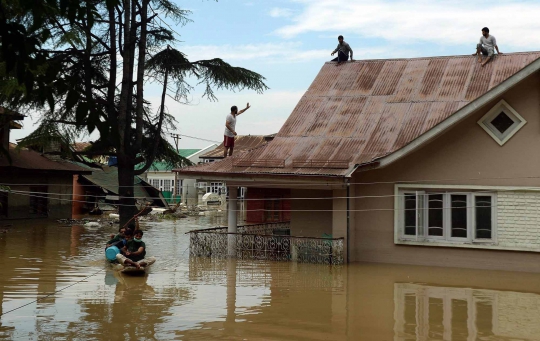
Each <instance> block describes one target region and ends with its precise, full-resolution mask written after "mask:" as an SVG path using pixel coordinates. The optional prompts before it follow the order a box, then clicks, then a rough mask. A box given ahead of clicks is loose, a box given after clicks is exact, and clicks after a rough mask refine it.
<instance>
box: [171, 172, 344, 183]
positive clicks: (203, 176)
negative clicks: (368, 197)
mask: <svg viewBox="0 0 540 341" xmlns="http://www.w3.org/2000/svg"><path fill="white" fill-rule="evenodd" d="M176 172H177V173H178V175H181V176H182V177H183V178H184V179H197V180H216V179H220V180H224V181H237V182H241V181H245V182H254V181H261V182H264V181H265V180H267V181H275V180H278V181H284V182H290V180H293V181H294V182H304V181H305V182H306V183H310V182H311V183H312V182H313V181H316V182H332V183H336V184H337V183H340V184H341V183H343V181H344V179H346V177H345V176H343V175H316V174H315V175H310V174H265V173H232V172H215V173H210V172H204V171H185V170H181V169H179V170H176Z"/></svg>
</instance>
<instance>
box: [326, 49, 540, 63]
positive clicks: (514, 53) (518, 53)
mask: <svg viewBox="0 0 540 341" xmlns="http://www.w3.org/2000/svg"><path fill="white" fill-rule="evenodd" d="M528 54H540V51H521V52H505V53H503V54H501V55H500V56H499V55H497V57H504V56H514V55H528ZM447 58H476V57H475V56H472V55H470V54H464V55H450V56H432V57H429V56H425V57H412V58H404V57H398V58H373V59H355V60H353V61H348V62H347V64H349V63H356V64H359V63H363V62H381V61H401V60H423V59H425V60H432V59H447ZM333 63H334V62H331V61H327V62H325V63H324V64H333Z"/></svg>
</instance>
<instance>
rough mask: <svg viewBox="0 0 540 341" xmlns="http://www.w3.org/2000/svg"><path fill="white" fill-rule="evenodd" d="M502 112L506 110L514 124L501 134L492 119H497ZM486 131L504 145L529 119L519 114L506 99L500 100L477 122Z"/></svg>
mask: <svg viewBox="0 0 540 341" xmlns="http://www.w3.org/2000/svg"><path fill="white" fill-rule="evenodd" d="M501 112H504V113H505V114H506V115H507V116H508V117H510V119H512V120H513V121H514V124H513V125H512V126H510V127H509V128H508V130H507V131H506V132H505V133H503V134H501V133H500V132H499V131H498V130H497V128H495V127H494V126H493V125H492V124H491V121H493V119H495V117H497V116H498V115H499V114H500V113H501ZM477 123H478V124H479V125H480V126H481V127H482V129H484V130H485V131H486V133H488V134H489V136H491V137H492V138H493V139H494V140H495V142H497V143H498V144H499V145H501V146H502V145H504V144H505V143H506V142H508V140H510V139H511V138H512V136H514V135H515V134H516V133H517V132H518V131H519V130H520V129H521V128H522V127H523V126H524V125H525V124H527V121H526V120H525V119H524V118H523V117H521V115H520V114H518V112H517V111H515V110H514V108H512V107H511V106H510V104H508V103H507V102H506V101H505V100H504V99H502V100H500V101H499V103H497V104H495V106H494V107H493V108H491V110H489V111H488V112H487V113H486V114H485V115H484V116H482V118H481V119H480V120H479V121H478V122H477Z"/></svg>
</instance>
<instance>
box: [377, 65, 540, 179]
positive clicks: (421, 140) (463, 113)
mask: <svg viewBox="0 0 540 341" xmlns="http://www.w3.org/2000/svg"><path fill="white" fill-rule="evenodd" d="M538 70H540V58H539V59H537V60H535V61H534V62H532V63H531V64H529V65H527V66H526V67H524V68H523V69H521V70H520V71H518V72H517V73H516V74H515V75H513V76H511V77H510V78H508V79H507V80H505V81H504V82H502V83H501V84H499V85H497V86H496V87H494V88H493V89H491V90H490V91H488V92H487V93H485V94H484V95H482V96H480V97H478V98H477V99H475V100H474V101H472V102H470V103H469V104H467V105H466V106H464V107H463V108H461V109H460V110H458V111H456V112H455V113H454V114H452V115H451V116H449V117H448V118H447V119H446V120H444V121H442V122H441V123H439V124H438V125H436V126H435V127H433V128H431V129H430V130H428V131H427V132H425V133H424V134H423V135H421V136H419V137H418V138H416V139H415V140H413V141H412V142H411V143H409V144H407V145H406V146H404V147H403V148H401V149H399V150H397V151H395V152H393V153H392V154H389V155H387V156H384V157H382V158H380V159H378V162H379V165H378V167H377V168H383V167H386V166H388V165H389V164H391V163H394V162H396V161H397V160H400V159H401V158H403V157H405V156H407V155H409V154H411V153H412V152H414V151H416V150H417V149H419V148H420V147H422V146H424V145H425V144H427V143H429V142H430V141H431V140H433V139H434V138H436V137H438V136H439V135H441V134H442V133H444V132H445V131H446V130H448V129H449V128H451V127H453V126H455V125H456V124H458V123H459V122H461V121H462V120H463V119H465V118H466V117H468V116H469V115H470V114H472V113H473V112H475V111H476V110H478V109H480V108H482V107H483V106H484V105H486V104H488V103H489V102H491V101H493V100H494V99H496V98H497V97H498V96H500V95H502V94H503V93H504V92H506V91H508V90H509V89H511V88H512V87H514V86H516V85H517V84H518V83H519V82H521V81H522V80H524V79H525V78H527V77H529V76H530V75H532V74H533V73H535V72H537V71H538Z"/></svg>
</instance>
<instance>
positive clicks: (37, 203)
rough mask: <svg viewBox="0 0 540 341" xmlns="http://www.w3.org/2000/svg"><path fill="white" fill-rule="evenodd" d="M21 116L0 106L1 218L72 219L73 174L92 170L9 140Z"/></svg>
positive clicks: (81, 173)
mask: <svg viewBox="0 0 540 341" xmlns="http://www.w3.org/2000/svg"><path fill="white" fill-rule="evenodd" d="M22 119H24V116H23V115H20V114H18V113H16V112H13V111H10V110H7V109H5V108H2V107H0V141H1V147H2V152H1V153H0V183H1V184H2V185H3V186H8V187H9V190H6V188H3V189H0V219H31V218H55V219H61V218H64V219H65V218H71V213H72V198H73V178H74V176H78V175H83V174H85V175H86V174H91V173H92V172H91V171H89V170H87V169H84V168H81V167H79V166H77V165H74V164H72V163H71V162H69V161H65V160H62V159H60V158H55V160H51V159H50V158H48V157H47V156H46V155H44V154H42V153H39V152H36V151H34V150H31V149H27V148H17V146H16V145H15V144H12V143H9V133H10V130H11V129H20V128H21V125H20V124H19V123H17V122H16V121H20V120H22Z"/></svg>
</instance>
